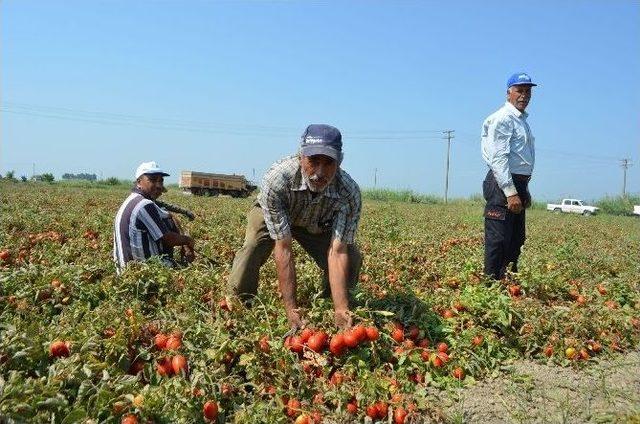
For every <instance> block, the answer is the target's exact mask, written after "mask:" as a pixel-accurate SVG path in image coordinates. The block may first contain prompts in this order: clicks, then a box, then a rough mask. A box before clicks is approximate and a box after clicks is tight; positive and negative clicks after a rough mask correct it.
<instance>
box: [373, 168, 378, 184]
mask: <svg viewBox="0 0 640 424" xmlns="http://www.w3.org/2000/svg"><path fill="white" fill-rule="evenodd" d="M376 187H378V168H374V169H373V188H376Z"/></svg>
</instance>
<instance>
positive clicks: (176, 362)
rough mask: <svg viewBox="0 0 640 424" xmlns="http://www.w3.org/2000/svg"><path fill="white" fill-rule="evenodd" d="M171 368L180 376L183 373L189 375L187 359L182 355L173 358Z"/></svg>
mask: <svg viewBox="0 0 640 424" xmlns="http://www.w3.org/2000/svg"><path fill="white" fill-rule="evenodd" d="M171 368H172V369H173V372H174V373H176V374H180V373H181V372H182V371H184V372H185V374H186V373H187V358H185V357H184V356H182V355H176V356H174V357H173V358H171Z"/></svg>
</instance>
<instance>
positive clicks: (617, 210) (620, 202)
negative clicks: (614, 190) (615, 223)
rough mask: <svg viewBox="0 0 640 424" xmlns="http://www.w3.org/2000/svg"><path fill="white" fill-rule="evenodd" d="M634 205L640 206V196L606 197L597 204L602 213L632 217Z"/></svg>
mask: <svg viewBox="0 0 640 424" xmlns="http://www.w3.org/2000/svg"><path fill="white" fill-rule="evenodd" d="M633 205H640V195H631V196H627V197H622V196H616V197H605V198H603V199H600V200H598V201H597V202H596V206H597V207H599V208H600V212H602V213H608V214H611V215H632V213H633Z"/></svg>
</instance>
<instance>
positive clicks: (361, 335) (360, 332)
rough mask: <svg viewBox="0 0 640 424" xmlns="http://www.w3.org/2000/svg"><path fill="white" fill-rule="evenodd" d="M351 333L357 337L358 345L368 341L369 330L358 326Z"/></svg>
mask: <svg viewBox="0 0 640 424" xmlns="http://www.w3.org/2000/svg"><path fill="white" fill-rule="evenodd" d="M351 333H352V334H353V335H354V336H356V339H358V343H362V342H363V341H365V340H367V330H366V329H365V328H364V327H363V326H362V325H356V326H355V327H353V328H352V329H351Z"/></svg>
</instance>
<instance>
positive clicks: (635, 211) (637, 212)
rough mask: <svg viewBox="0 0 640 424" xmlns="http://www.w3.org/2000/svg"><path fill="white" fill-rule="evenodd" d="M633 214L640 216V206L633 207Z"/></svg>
mask: <svg viewBox="0 0 640 424" xmlns="http://www.w3.org/2000/svg"><path fill="white" fill-rule="evenodd" d="M633 214H634V215H638V216H640V205H633Z"/></svg>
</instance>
